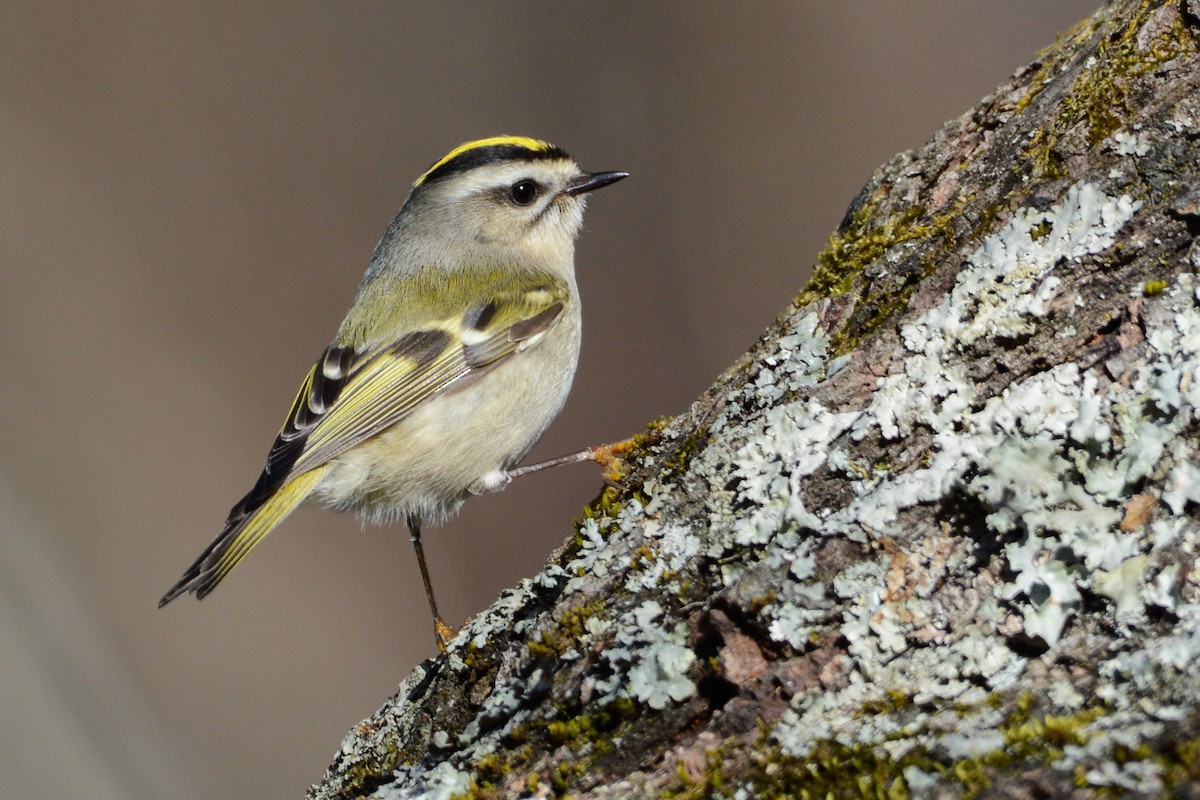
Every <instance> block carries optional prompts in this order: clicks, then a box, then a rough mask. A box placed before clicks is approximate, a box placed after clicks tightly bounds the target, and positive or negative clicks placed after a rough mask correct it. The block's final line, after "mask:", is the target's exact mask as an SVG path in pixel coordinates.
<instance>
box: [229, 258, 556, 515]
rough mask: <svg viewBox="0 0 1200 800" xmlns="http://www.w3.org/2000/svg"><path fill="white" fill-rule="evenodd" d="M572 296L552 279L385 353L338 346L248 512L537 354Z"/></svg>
mask: <svg viewBox="0 0 1200 800" xmlns="http://www.w3.org/2000/svg"><path fill="white" fill-rule="evenodd" d="M568 297H569V295H568V291H567V288H566V286H565V285H564V284H562V283H561V282H558V281H553V280H545V281H542V282H540V283H538V284H537V285H534V286H532V287H530V286H525V287H520V288H516V287H514V288H509V289H505V290H500V291H494V292H490V293H489V296H487V297H485V298H484V299H482V300H481V301H479V302H477V303H475V304H473V305H471V306H470V307H469V308H468V309H467V310H466V312H465V313H462V314H460V315H458V316H455V317H450V318H445V319H441V320H430V321H429V322H428V323H427V324H424V325H421V326H420V328H419V329H418V330H412V331H409V332H408V333H406V334H404V335H403V336H401V337H400V338H399V339H397V340H395V341H392V342H388V343H386V344H383V345H376V346H370V347H366V348H360V349H353V348H349V347H338V346H334V347H330V348H329V349H328V350H326V351H325V353H324V354H323V355H322V356H321V358H320V360H318V361H317V363H316V365H315V366H314V367H313V368H312V370H311V371H310V372H309V373H308V377H307V378H305V380H304V383H303V385H302V386H301V387H300V391H299V393H297V395H296V399H295V401H294V402H293V403H292V409H291V411H290V412H289V414H288V417H287V420H286V422H285V423H284V425H283V428H282V430H280V432H279V436H278V437H277V438H276V440H275V444H274V445H273V446H272V448H271V451H270V453H269V454H268V455H267V465H266V468H265V469H264V470H263V474H262V476H261V477H260V479H259V485H256V486H255V490H253V491H251V493H250V494H249V495H247V497H246V499H245V500H243V502H242V504H239V505H242V506H243V507H244V506H245V505H246V504H247V501H249V505H251V506H252V505H253V504H254V503H255V502H256V501H259V498H263V499H265V495H269V494H270V492H272V491H274V489H275V488H277V487H278V486H279V485H280V484H282V483H283V481H284V480H286V479H288V478H289V477H292V476H296V475H299V474H302V473H304V472H307V471H309V470H311V469H314V468H316V467H319V466H321V465H322V464H325V463H327V462H328V461H329V460H330V459H332V458H335V457H336V456H338V455H339V454H341V453H343V452H345V451H346V450H348V449H349V448H351V447H353V446H354V445H356V444H358V443H359V442H362V441H364V440H366V439H368V438H370V437H372V436H374V435H375V434H377V433H379V432H380V431H382V430H384V429H386V428H388V427H390V426H392V425H395V424H396V423H397V422H399V421H400V420H402V419H403V418H404V417H406V416H408V415H409V414H411V413H412V412H413V410H414V409H416V408H417V407H418V406H420V405H421V404H422V403H425V402H426V401H428V400H430V399H431V398H433V397H436V396H438V395H439V394H443V393H445V392H448V391H452V390H454V389H456V388H458V387H459V386H461V385H463V384H464V383H465V382H466V381H467V380H469V379H470V378H471V377H474V376H477V375H478V374H480V373H482V372H484V371H486V370H488V369H491V368H493V367H495V366H497V365H498V364H499V363H500V362H502V361H503V360H504V359H506V358H508V357H510V356H512V355H514V354H515V353H518V352H520V351H521V350H523V349H525V348H526V347H528V346H530V345H531V344H533V343H534V342H536V341H537V339H538V338H539V336H540V334H542V333H544V332H545V331H546V330H547V329H548V328H549V327H550V325H551V324H553V322H554V321H555V320H556V319H558V317H559V315H560V314H561V312H562V310H563V307H564V305H565V304H566V303H567V302H568ZM235 510H237V509H236V508H235Z"/></svg>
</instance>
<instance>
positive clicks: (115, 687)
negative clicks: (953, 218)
mask: <svg viewBox="0 0 1200 800" xmlns="http://www.w3.org/2000/svg"><path fill="white" fill-rule="evenodd" d="M1096 5H1097V0H1072V1H1070V2H1068V1H1067V0H1060V2H1055V3H1046V2H1044V1H1043V0H1021V1H1020V2H1011V1H1010V2H1005V3H964V2H962V0H939V1H937V2H935V1H933V0H929V1H928V2H923V3H906V2H900V1H899V0H890V1H889V2H873V3H818V2H795V3H784V2H767V3H756V4H753V5H752V6H746V5H742V4H737V5H734V4H730V5H718V4H716V3H708V4H695V3H683V2H674V3H664V4H643V3H590V4H553V5H551V4H533V3H520V2H517V3H512V2H510V3H504V4H486V5H485V4H478V5H477V4H471V3H446V2H439V3H426V4H415V3H389V4H383V3H375V4H359V5H354V4H351V5H346V4H340V3H339V4H333V3H329V4H324V5H321V4H311V3H298V4H287V5H278V6H273V7H271V8H270V9H268V8H266V7H260V8H249V7H247V5H246V4H240V3H226V4H217V3H195V4H153V3H131V4H118V3H86V4H82V3H81V4H72V3H53V4H48V3H5V4H4V5H3V6H0V361H2V363H3V365H4V366H3V372H4V374H5V376H6V378H5V380H4V384H3V398H4V399H3V409H4V413H3V415H2V417H0V426H2V427H0V519H3V533H2V535H0V775H3V776H4V777H3V778H2V779H0V780H2V782H3V788H2V789H0V794H3V795H4V796H5V797H13V798H24V797H33V796H39V797H42V796H46V795H47V794H50V795H52V796H62V797H66V796H86V797H90V798H100V799H101V800H104V799H105V798H156V797H172V798H199V797H206V796H219V797H251V796H254V797H279V798H284V797H299V796H301V795H302V794H303V792H304V789H305V787H307V786H308V785H309V784H310V783H312V782H314V781H316V780H317V779H318V778H319V777H320V776H321V774H322V772H323V771H324V769H325V767H326V766H327V764H328V763H329V761H330V760H331V758H332V757H333V755H334V753H335V751H336V750H337V747H338V745H339V743H340V741H341V739H342V737H343V736H344V734H345V733H346V731H347V730H348V729H349V728H350V727H351V726H353V725H354V724H355V723H356V722H357V721H358V720H359V719H361V718H362V717H364V716H366V715H367V714H369V713H371V712H372V711H374V710H375V709H376V707H378V706H379V705H380V704H381V703H382V702H383V701H384V699H385V698H387V697H388V696H389V695H390V694H391V693H392V692H393V691H394V690H395V688H396V685H397V683H398V682H399V681H400V680H401V679H402V678H403V677H404V676H405V674H406V673H407V672H408V671H409V670H410V669H411V668H412V667H413V665H414V664H415V663H417V662H418V661H420V660H422V659H424V658H427V657H429V656H431V655H433V654H434V653H435V648H434V644H433V637H432V633H431V629H430V622H429V618H428V614H427V611H426V606H425V600H424V597H423V595H422V592H421V587H420V580H419V578H418V573H417V568H416V563H415V559H414V558H413V556H412V553H411V552H410V547H409V544H408V540H407V536H406V534H405V533H404V531H403V530H402V529H400V528H396V529H385V528H369V529H366V530H364V529H363V528H362V526H361V525H360V524H359V523H358V521H357V520H355V519H353V518H351V517H346V516H339V515H335V514H331V513H328V512H321V511H314V510H301V511H300V512H297V513H296V514H295V515H293V517H292V518H290V519H289V520H288V521H287V522H286V523H285V525H284V526H283V527H282V529H280V530H279V531H277V532H276V533H275V534H274V535H273V536H271V537H270V538H269V539H268V540H267V541H266V542H265V543H264V544H263V545H262V546H261V547H260V548H259V549H257V550H256V551H255V552H254V554H253V555H252V556H251V557H250V558H249V559H247V561H246V562H244V563H243V564H242V566H241V567H240V568H239V569H238V570H237V571H236V572H235V573H234V574H233V575H232V576H231V577H230V579H229V580H228V581H226V582H225V583H223V584H222V585H221V587H220V589H219V590H218V591H216V592H215V593H214V594H213V595H212V596H211V597H210V598H208V599H207V600H205V602H203V603H196V602H194V601H193V600H192V599H191V598H183V599H181V600H180V601H178V602H176V603H175V604H173V605H172V606H169V607H168V608H166V609H164V610H161V611H160V610H158V609H157V608H156V607H155V603H156V601H157V600H158V598H159V596H160V595H161V594H162V593H163V592H164V591H165V590H166V589H167V588H168V587H169V586H170V585H171V584H172V583H173V582H174V581H175V580H176V578H178V576H179V575H180V573H181V572H182V571H183V569H184V568H185V567H186V566H187V565H188V564H190V563H191V561H192V559H193V558H195V556H196V555H197V554H198V553H199V552H200V551H201V549H202V548H203V547H204V546H205V545H206V544H207V543H208V541H209V540H210V539H211V538H212V537H213V536H214V535H215V534H216V533H217V532H218V531H219V529H220V527H221V522H222V520H223V519H224V517H225V514H226V512H227V511H228V509H229V507H230V506H231V505H232V504H233V503H234V502H235V501H236V500H237V499H238V498H240V497H241V495H242V494H243V493H244V492H245V491H246V490H247V489H249V488H250V486H251V484H252V483H253V481H254V479H255V478H256V477H257V475H258V472H259V470H260V468H261V467H262V463H263V458H264V456H265V454H266V451H267V448H268V446H269V445H270V443H271V441H272V439H273V438H274V435H275V432H276V430H277V429H278V426H279V424H280V423H281V421H282V419H283V416H284V414H285V412H286V411H287V409H288V405H289V403H290V402H291V400H292V396H293V392H294V391H295V389H296V387H297V386H298V384H299V382H300V379H301V378H302V377H303V375H304V374H305V372H306V371H307V369H308V368H309V366H310V365H311V363H312V361H313V360H314V359H315V358H316V357H317V355H318V354H319V353H320V352H321V350H322V349H323V348H324V346H325V345H326V344H327V342H328V340H329V338H330V337H331V336H332V334H333V332H334V330H335V329H336V327H337V325H338V323H339V322H340V321H341V318H342V315H343V313H344V312H345V310H346V307H347V306H348V304H349V302H350V299H351V297H352V296H353V294H354V290H355V287H356V286H357V284H358V280H359V278H360V276H361V274H362V271H363V269H364V268H365V267H366V264H367V260H368V259H369V257H370V255H371V251H372V249H373V248H374V245H375V242H376V240H377V239H378V237H379V235H380V234H381V233H382V232H383V230H384V228H385V226H386V225H387V223H388V221H389V220H390V218H391V217H392V215H393V214H394V213H395V211H396V209H397V208H398V207H399V205H400V203H401V202H402V201H403V199H404V197H405V194H406V193H407V190H408V187H409V185H410V183H411V182H412V180H413V179H414V178H415V177H416V176H417V175H419V174H420V173H421V172H422V171H423V170H424V169H425V168H426V167H427V166H428V165H429V164H430V163H431V162H433V161H434V160H435V159H437V158H439V157H440V156H441V155H443V154H444V153H445V152H446V151H448V150H449V149H450V148H451V147H454V146H455V145H457V144H459V143H460V142H462V141H464V140H467V139H473V138H478V137H481V136H488V135H493V134H499V133H513V134H527V135H531V136H537V137H541V138H546V139H549V140H551V141H553V142H555V143H557V144H559V145H561V146H563V147H564V148H566V149H567V150H568V151H569V152H570V153H572V154H573V155H574V156H575V157H576V158H577V159H578V160H579V161H580V163H581V164H582V165H583V166H584V167H585V168H586V169H592V170H601V169H623V170H627V171H629V172H630V173H632V176H633V177H631V178H630V179H629V180H627V181H625V182H623V183H621V184H619V185H617V186H614V187H613V188H611V189H607V190H605V191H604V192H600V193H598V194H597V195H596V196H595V197H593V198H592V201H591V205H590V207H589V210H588V216H587V222H586V227H585V231H584V234H583V237H582V239H581V241H580V243H579V247H578V258H577V265H578V269H579V282H580V285H581V289H582V292H583V296H584V309H585V310H584V324H585V330H584V351H583V357H582V361H581V363H580V368H579V373H578V376H577V378H576V380H575V388H574V391H573V394H572V396H571V399H570V401H569V402H568V405H567V407H566V409H565V411H564V412H563V414H562V416H561V417H560V418H559V420H558V421H557V423H556V424H555V425H554V426H553V427H552V428H551V430H550V432H549V433H548V434H547V436H546V437H545V439H544V440H543V441H542V443H541V445H539V447H538V449H537V450H536V451H535V452H534V453H533V455H532V457H533V458H540V457H550V456H553V455H558V454H560V453H563V452H567V451H570V450H574V449H578V448H580V447H583V446H587V445H591V444H596V443H599V442H603V441H611V440H616V439H619V438H623V437H625V436H628V435H630V434H633V433H636V432H638V431H640V430H642V429H643V427H644V425H645V423H646V422H647V421H648V420H650V419H652V418H654V417H656V416H658V415H661V414H671V413H675V412H679V411H681V410H682V409H684V408H685V407H686V406H687V404H688V403H689V402H690V401H691V400H692V399H693V398H694V397H696V396H697V395H699V394H700V393H701V392H702V391H703V390H704V389H705V388H706V386H708V384H709V383H710V382H711V381H712V380H713V379H714V378H715V377H716V376H717V375H718V374H719V373H720V372H721V371H722V370H723V369H724V368H725V367H727V366H728V365H730V364H731V363H732V362H733V361H734V360H735V359H736V358H737V356H738V355H739V354H740V353H742V352H743V351H744V350H745V349H746V347H747V346H748V345H749V344H750V343H751V342H752V341H753V340H754V339H755V337H757V335H758V334H759V332H760V331H761V330H762V329H763V328H764V327H765V326H766V325H767V324H768V323H769V322H770V321H771V320H772V318H774V317H775V315H776V314H777V313H779V312H780V311H781V310H782V309H783V308H784V307H785V306H786V305H787V303H788V301H789V300H790V299H791V298H792V296H794V295H795V294H796V292H797V291H798V290H799V289H800V288H801V286H802V285H803V283H804V281H805V278H806V276H807V274H808V270H809V266H810V265H811V264H812V262H813V259H814V256H815V254H816V253H817V252H818V251H819V250H820V249H821V247H822V246H823V245H824V243H825V240H826V238H827V237H828V235H829V233H830V232H831V231H832V230H833V229H834V227H835V226H836V225H837V223H838V221H839V220H840V219H841V217H842V214H843V212H844V210H845V207H846V205H847V203H848V202H849V201H850V199H851V198H852V197H853V196H854V195H855V193H856V192H857V191H858V189H859V188H860V187H861V185H862V184H863V183H864V182H865V181H866V180H867V178H868V177H869V176H870V174H871V172H872V170H873V169H874V168H875V167H876V166H877V165H878V164H880V163H882V162H883V161H885V160H886V159H888V158H889V157H891V156H892V155H893V154H895V153H896V152H898V151H901V150H905V149H908V148H912V147H916V146H919V145H920V144H922V143H923V142H924V141H925V140H926V139H927V138H928V137H929V136H931V135H932V134H933V132H934V131H935V130H936V128H937V127H938V126H939V125H940V124H941V123H942V122H943V121H945V120H947V119H949V118H951V117H954V116H957V115H959V114H961V113H963V112H964V111H966V110H967V109H969V108H970V107H971V106H972V105H973V104H974V103H975V101H976V100H977V99H978V98H979V97H981V96H982V95H984V94H985V93H987V92H989V91H990V90H991V89H992V88H993V87H994V86H995V85H996V84H997V83H999V82H1000V81H1001V80H1003V79H1004V78H1005V77H1006V76H1007V75H1009V74H1010V73H1011V72H1012V71H1013V70H1014V69H1016V68H1017V67H1019V66H1021V65H1023V64H1025V63H1027V62H1029V61H1030V60H1032V58H1033V56H1034V54H1035V52H1036V51H1037V50H1039V49H1041V48H1042V47H1044V46H1046V45H1048V44H1050V43H1052V42H1053V41H1054V38H1055V35H1056V34H1057V33H1059V32H1061V31H1065V30H1066V29H1067V28H1068V27H1069V26H1070V25H1071V24H1073V23H1074V22H1076V21H1078V20H1079V19H1081V18H1083V17H1084V16H1086V15H1087V14H1088V13H1090V12H1091V11H1092V10H1093V9H1094V7H1095V6H1096ZM600 486H601V481H600V476H599V469H598V468H597V467H595V466H594V465H580V466H575V467H569V468H564V469H561V470H557V471H555V472H553V473H543V474H540V475H536V476H532V477H530V478H527V479H524V480H521V481H518V482H517V483H516V484H514V485H513V486H511V487H510V488H509V489H508V490H507V491H506V492H504V493H502V494H498V495H492V496H487V497H482V498H477V499H475V500H473V501H472V502H470V503H469V504H468V505H467V507H466V510H465V511H464V513H463V514H462V515H461V516H460V517H459V518H458V519H456V520H455V521H453V522H452V523H451V524H448V525H446V526H445V527H443V528H441V529H434V530H429V531H427V532H426V534H427V535H426V537H425V540H426V543H427V544H426V547H427V551H428V555H429V558H430V564H431V568H432V570H433V574H434V579H435V584H436V586H437V588H438V589H439V596H440V601H441V603H442V610H443V612H444V613H445V614H446V617H447V619H448V620H450V621H452V622H455V621H459V620H462V619H464V618H466V617H468V616H470V615H472V614H475V613H477V612H478V611H480V610H482V609H483V608H485V607H486V606H487V605H488V604H489V603H490V602H491V600H492V599H493V598H494V597H495V596H496V595H497V593H499V592H500V591H501V590H502V589H504V588H505V587H508V586H510V585H512V584H514V583H515V582H516V581H518V580H520V579H521V578H522V577H524V576H528V575H532V574H534V573H535V572H536V571H537V570H538V569H539V567H540V566H541V564H542V563H543V561H544V560H545V558H546V556H547V555H548V554H549V553H550V552H551V550H553V549H554V548H555V547H557V546H558V545H559V544H560V543H561V542H562V540H563V539H564V538H565V537H566V536H567V535H569V534H570V532H571V530H572V527H571V521H572V520H573V519H575V518H576V517H577V516H579V513H580V509H581V507H582V506H583V505H584V504H586V503H587V502H588V501H590V500H591V499H592V498H593V497H594V496H595V495H596V493H597V492H598V490H599V489H600Z"/></svg>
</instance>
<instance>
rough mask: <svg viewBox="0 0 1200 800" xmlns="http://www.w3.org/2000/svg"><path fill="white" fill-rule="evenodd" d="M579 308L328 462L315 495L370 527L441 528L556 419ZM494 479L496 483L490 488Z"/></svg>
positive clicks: (572, 357) (571, 368)
mask: <svg viewBox="0 0 1200 800" xmlns="http://www.w3.org/2000/svg"><path fill="white" fill-rule="evenodd" d="M578 308H579V306H578V303H572V304H570V306H568V308H567V309H565V310H564V314H563V316H562V317H561V318H560V319H559V320H558V321H557V322H556V323H555V324H554V325H553V326H552V327H551V328H550V329H549V330H548V331H546V333H545V336H544V337H543V338H542V339H541V340H540V341H539V342H538V343H537V344H535V345H533V346H532V347H530V348H529V349H527V350H525V351H523V352H520V353H516V354H515V355H513V356H512V357H510V358H508V359H507V360H506V361H504V362H503V363H501V364H500V365H499V366H497V367H496V368H494V369H493V370H491V371H490V372H488V373H487V374H485V375H484V376H483V377H482V378H480V379H478V380H477V381H475V382H473V383H471V384H469V385H467V386H465V387H464V388H463V389H462V390H461V391H455V390H453V389H451V391H449V392H447V393H446V394H444V395H441V396H438V397H435V398H433V399H431V400H429V401H427V402H425V403H424V404H422V405H421V406H420V407H419V408H418V409H417V410H416V411H414V412H413V413H412V414H411V415H409V416H408V417H406V418H405V419H403V420H401V421H400V422H399V423H397V424H396V425H394V426H392V427H391V428H388V429H387V430H385V431H383V432H381V433H379V434H377V435H376V436H374V437H372V438H371V439H368V440H367V441H365V442H363V443H361V444H359V445H357V446H355V447H354V448H352V449H350V450H348V451H347V452H345V453H343V454H341V455H340V456H338V457H337V458H335V459H334V460H333V461H332V462H330V469H329V471H328V472H327V474H326V476H325V477H324V478H323V479H322V480H321V483H320V484H319V485H318V486H317V487H316V489H315V490H314V491H313V494H312V499H313V500H314V501H316V502H318V503H320V504H322V505H326V506H330V507H333V508H337V509H342V510H354V511H357V512H359V513H360V514H361V515H362V516H363V517H364V518H366V519H368V520H370V521H372V522H393V521H398V520H401V519H404V518H405V517H415V518H416V519H418V520H419V521H422V522H428V523H434V524H436V523H438V522H441V521H442V520H444V519H445V518H446V517H448V516H450V515H451V514H453V513H455V512H456V511H457V510H458V508H459V506H461V505H462V503H463V501H464V500H465V499H466V497H467V496H468V495H469V494H470V490H471V488H472V487H474V488H475V489H476V491H479V490H480V489H481V488H482V489H487V488H492V486H494V485H495V478H496V477H497V473H501V472H503V471H505V470H508V469H509V468H511V467H512V466H514V465H515V464H516V463H517V462H518V461H520V460H521V458H523V457H524V456H525V454H526V453H527V452H529V449H530V448H532V447H533V445H534V444H535V443H536V442H537V440H538V439H539V438H541V435H542V433H543V432H545V430H546V428H547V427H549V425H550V423H551V421H553V419H554V418H555V417H556V416H558V412H559V411H560V410H561V409H562V405H563V403H564V402H565V401H566V398H567V392H568V391H569V390H570V388H571V380H572V378H574V375H575V366H576V363H577V362H578V358H579V340H580V319H579V311H578ZM489 481H490V482H491V486H489V485H488V484H489Z"/></svg>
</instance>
